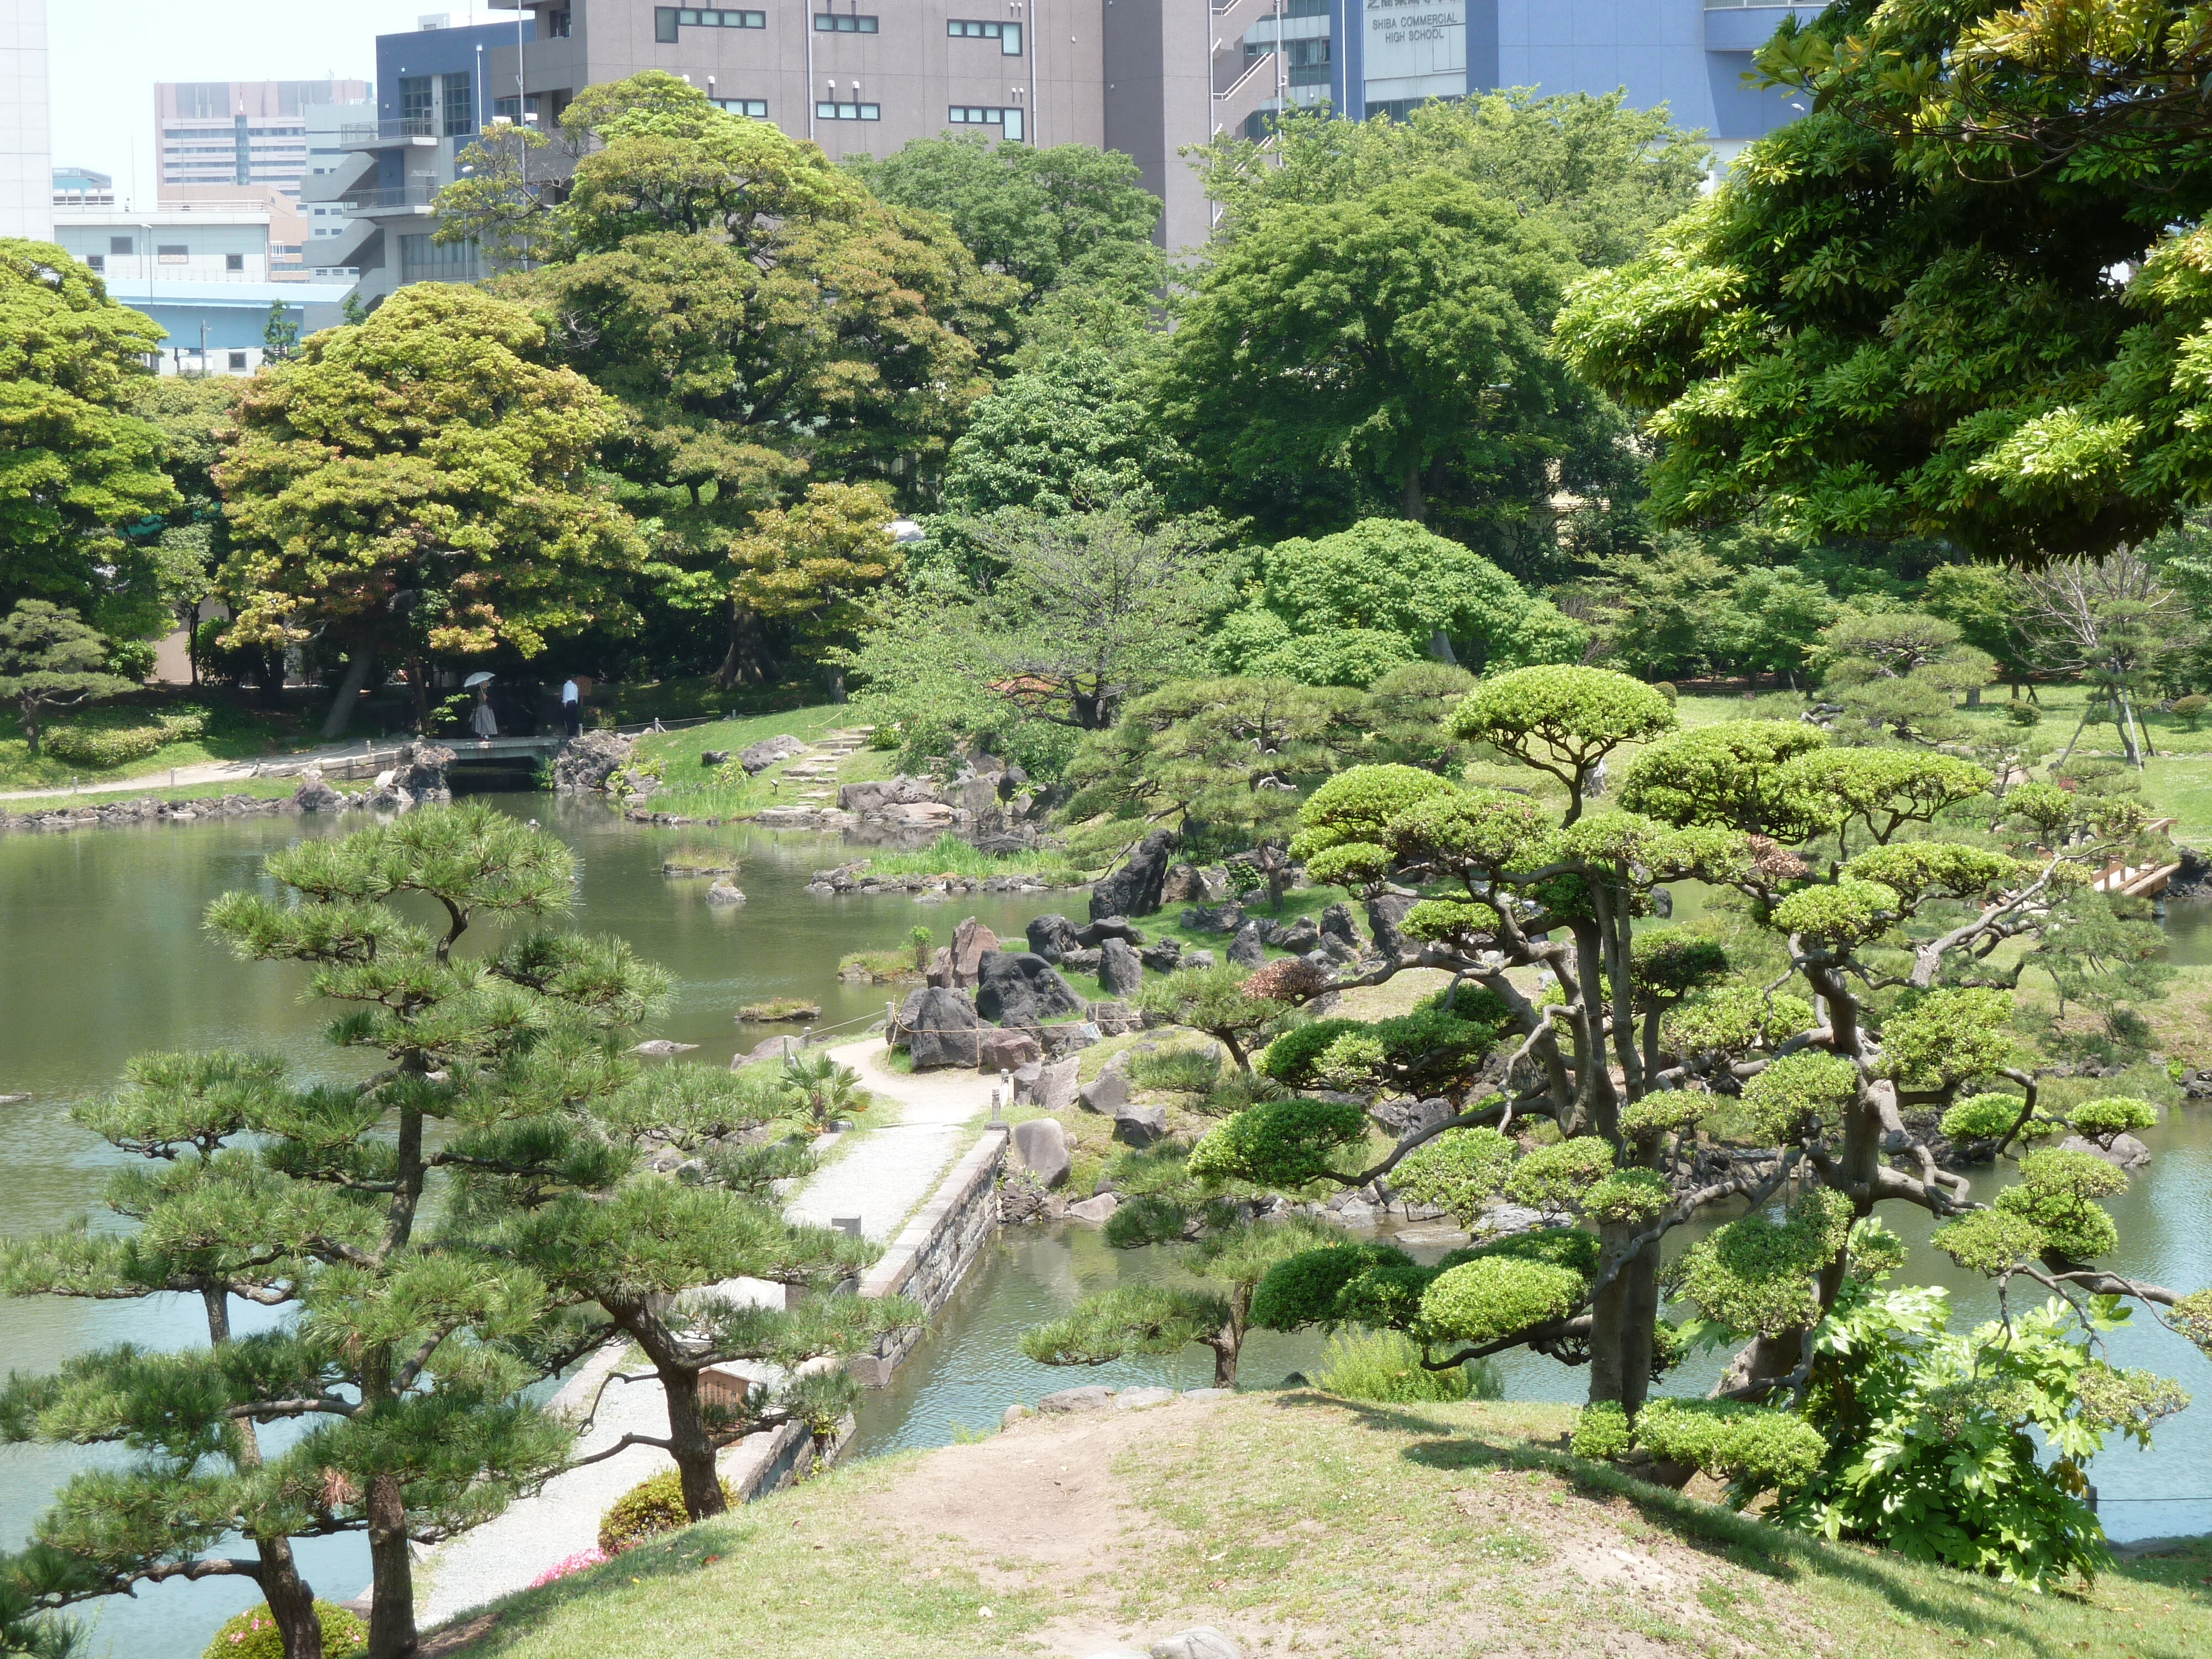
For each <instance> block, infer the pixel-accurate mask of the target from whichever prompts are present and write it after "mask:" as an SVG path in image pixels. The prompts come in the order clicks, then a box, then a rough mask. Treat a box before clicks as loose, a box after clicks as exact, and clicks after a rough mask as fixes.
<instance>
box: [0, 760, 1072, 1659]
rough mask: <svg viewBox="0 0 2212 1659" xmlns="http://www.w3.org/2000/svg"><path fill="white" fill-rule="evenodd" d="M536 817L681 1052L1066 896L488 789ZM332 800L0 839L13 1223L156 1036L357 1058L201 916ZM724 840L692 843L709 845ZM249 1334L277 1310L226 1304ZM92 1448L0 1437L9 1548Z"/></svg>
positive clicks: (723, 1055)
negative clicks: (820, 882)
mask: <svg viewBox="0 0 2212 1659" xmlns="http://www.w3.org/2000/svg"><path fill="white" fill-rule="evenodd" d="M476 799H483V800H489V802H491V803H492V804H493V805H496V806H498V807H500V808H501V810H503V811H510V812H513V814H515V815H516V816H517V817H523V818H535V819H538V821H540V822H541V823H544V824H545V825H546V827H547V828H549V829H552V830H553V831H554V832H555V833H556V834H557V835H559V836H562V839H563V840H565V841H567V842H568V843H569V844H570V845H571V846H572V847H573V848H575V850H576V851H577V853H578V854H579V855H580V858H581V860H582V866H583V875H582V884H581V890H580V898H581V902H580V907H579V908H578V909H577V911H576V913H575V915H574V922H575V925H576V926H578V927H581V928H584V929H586V931H590V932H605V933H615V934H618V935H620V936H621V937H623V939H628V940H629V941H630V943H631V944H632V945H635V947H636V949H637V950H638V951H640V953H641V954H642V955H643V956H645V957H647V958H649V959H650V960H653V961H654V962H657V963H660V964H661V965H662V966H663V967H665V968H666V969H668V970H669V971H670V972H671V975H673V976H674V978H675V981H676V982H675V987H674V992H673V994H672V996H671V1006H670V1008H669V1011H668V1014H667V1017H666V1018H665V1019H664V1020H662V1021H661V1022H660V1023H659V1025H658V1026H657V1027H656V1028H655V1030H654V1031H653V1035H655V1036H667V1037H672V1038H674V1039H676V1040H677V1041H678V1042H694V1043H697V1044H698V1045H699V1051H698V1053H697V1054H695V1055H692V1056H690V1058H692V1059H695V1060H702V1061H706V1062H708V1063H710V1064H716V1065H726V1064H727V1063H728V1061H729V1060H730V1057H731V1056H732V1054H734V1053H735V1052H737V1051H738V1049H739V1048H750V1047H751V1046H752V1045H753V1044H755V1043H757V1042H759V1041H761V1039H762V1038H763V1037H765V1036H772V1035H774V1034H775V1031H777V1030H791V1029H794V1028H791V1027H775V1028H764V1027H743V1028H741V1027H739V1026H738V1025H737V1024H735V1023H734V1021H733V1018H732V1014H733V1012H734V1010H735V1009H736V1008H738V1006H740V1005H742V1004H744V1003H749V1002H754V1001H758V1000H763V999H765V998H769V997H776V996H798V997H804V998H805V999H807V1000H811V1001H815V1002H818V1003H820V1004H821V1005H822V1010H823V1015H822V1019H823V1024H825V1025H828V1024H839V1023H844V1022H851V1023H852V1024H851V1030H853V1031H854V1033H855V1034H857V1033H858V1032H859V1031H860V1030H863V1029H864V1028H865V1026H866V1023H867V1022H868V1021H869V1020H871V1019H873V1018H879V1017H880V1016H881V1015H882V1013H883V1009H884V1000H885V998H886V996H887V995H888V994H890V992H889V991H888V989H887V987H872V986H867V985H843V984H840V983H839V982H838V981H837V980H836V965H837V962H838V959H839V958H840V957H843V956H845V955H846V954H848V952H850V951H859V950H867V949H888V948H890V947H893V946H896V945H901V944H902V943H903V942H904V939H905V937H906V933H907V930H908V928H909V927H914V926H915V925H916V924H917V923H919V924H920V925H921V926H924V927H929V928H931V929H933V931H934V932H935V933H937V935H938V937H939V939H940V940H943V939H946V938H949V936H950V932H951V927H952V924H953V923H954V922H956V921H958V920H959V919H960V918H961V917H962V916H965V915H976V916H979V917H981V919H982V921H984V922H985V923H986V924H987V926H989V927H993V928H994V929H996V930H998V931H1000V932H1002V933H1012V934H1013V935H1016V936H1018V935H1019V934H1020V933H1021V931H1022V929H1023V928H1024V927H1025V926H1026V925H1027V923H1028V921H1029V919H1030V917H1031V916H1033V915H1039V914H1041V913H1042V912H1044V911H1047V910H1051V909H1054V908H1062V907H1064V906H1065V905H1066V902H1068V901H1067V899H1066V896H1058V895H1051V894H1030V895H1005V894H982V893H978V894H974V895H970V896H967V897H966V898H964V899H963V900H961V901H959V902H957V903H939V904H921V903H917V902H915V901H913V900H909V899H905V898H894V897H884V898H873V899H862V898H859V897H857V896H845V897H833V896H824V895H822V894H816V893H809V892H806V891H805V890H804V889H805V884H806V883H807V881H808V879H809V878H810V877H811V874H812V872H814V871H815V870H817V869H821V868H823V867H825V866H829V865H831V864H835V863H838V862H840V861H842V860H843V859H844V858H846V857H848V856H850V854H849V853H848V851H847V850H846V849H844V848H842V847H841V845H840V844H839V843H838V842H836V841H834V840H831V839H828V838H825V837H822V836H805V835H791V834H777V833H774V832H767V831H759V830H753V829H747V828H744V827H742V826H731V827H726V828H723V829H697V828H686V829H642V828H641V827H639V826H636V825H632V824H625V823H622V822H621V821H620V820H618V819H617V817H615V816H614V814H612V813H611V812H610V811H608V810H607V809H606V807H605V806H604V805H600V804H599V803H596V802H588V801H575V800H563V799H556V798H555V797H553V796H550V795H541V794H517V795H507V796H499V795H492V796H479V797H477V798H476ZM362 822H363V820H362V819H361V818H360V817H356V816H352V815H347V816H343V817H334V818H313V817H310V818H304V819H303V818H299V817H276V818H249V819H243V820H222V819H217V820H211V821H209V822H206V823H196V824H190V825H183V824H179V825H167V826H165V825H149V826H147V827H145V828H143V829H100V830H76V831H71V832H68V833H62V834H46V835H32V834H9V835H5V836H0V962H4V963H6V964H7V965H6V968H5V969H4V974H0V1094H29V1095H31V1096H32V1098H31V1100H30V1101H28V1102H27V1103H22V1104H19V1105H15V1106H5V1107H0V1171H4V1174H0V1235H11V1236H20V1235H22V1234H25V1233H32V1232H37V1231H43V1230H45V1229H47V1228H50V1227H54V1226H58V1225H61V1224H62V1223H64V1221H66V1220H67V1219H69V1218H70V1217H71V1216H73V1215H76V1214H78V1213H81V1212H83V1211H84V1210H86V1209H87V1208H88V1206H92V1205H94V1204H95V1203H96V1202H97V1201H98V1198H99V1194H100V1188H101V1185H102V1183H103V1182H104V1180H105V1179H106V1172H107V1170H109V1169H111V1168H112V1167H113V1166H114V1164H116V1163H117V1162H118V1161H120V1157H119V1155H118V1154H115V1153H112V1152H109V1151H108V1149H106V1147H105V1146H102V1145H101V1144H100V1143H99V1142H97V1141H94V1139H92V1137H91V1136H89V1135H88V1134H87V1133H84V1132H83V1131H82V1130H81V1129H79V1128H78V1127H76V1125H75V1124H73V1123H72V1122H70V1118H69V1109H70V1105H71V1104H72V1103H75V1102H76V1101H77V1100H80V1099H82V1098H83V1097H86V1096H88V1095H92V1094H96V1093H98V1092H100V1091H103V1090H106V1089H108V1088H111V1087H112V1086H113V1085H114V1084H115V1082H116V1080H117V1078H118V1074H119V1073H120V1070H121V1068H122V1066H123V1064H124V1062H125V1060H127V1059H129V1058H130V1056H131V1055H132V1054H139V1053H143V1052H146V1051H149V1050H157V1049H181V1048H216V1047H223V1046H229V1047H236V1048H254V1049H257V1050H259V1051H261V1052H264V1053H273V1054H279V1055H282V1056H283V1058H285V1059H286V1060H290V1061H291V1062H293V1063H294V1064H295V1066H297V1067H298V1068H299V1069H300V1070H301V1072H302V1073H305V1074H307V1075H322V1076H334V1075H347V1074H349V1073H353V1072H354V1071H355V1070H356V1060H355V1058H354V1057H353V1056H349V1055H344V1054H339V1053H338V1052H337V1051H336V1050H334V1049H332V1048H329V1047H328V1046H327V1045H326V1044H325V1042H324V1041H323V1035H322V1033H323V1027H324V1024H325V1020H326V1018H327V1015H326V1012H325V1011H323V1010H319V1009H318V1008H316V1007H313V1006H310V1005H308V1004H307V1002H305V1001H303V1000H301V984H302V981H303V975H301V973H300V972H299V971H297V970H295V969H288V968H284V967H281V966H276V965H271V964H268V963H239V962H237V961H234V959H233V958H232V957H231V956H230V954H229V952H228V950H227V949H226V948H225V947H224V946H222V945H221V944H219V943H218V942H217V941H216V940H215V939H212V938H210V936H209V935H208V934H207V933H205V931H204V929H203V928H202V927H201V917H202V915H203V913H204V911H205V909H206V907H207V904H208V902H209V901H210V899H213V898H214V897H216V896H217V895H218V894H220V893H222V892H224V891H226V890H230V889H233V888H237V887H246V886H252V885H256V884H259V883H260V881H261V879H262V878H261V873H260V870H261V861H262V860H263V859H264V857H265V856H267V854H270V853H271V852H275V851H277V850H279V849H281V848H283V847H285V846H286V845H288V844H289V843H290V842H293V841H294V840H295V839H296V838H298V837H300V836H302V835H308V836H321V835H337V834H343V833H345V832H347V831H349V830H350V829H356V828H358V827H359V826H360V825H361V823H362ZM696 854H709V855H712V856H710V857H708V858H704V859H701V858H697V857H696ZM676 858H690V859H691V860H692V861H695V862H735V863H738V865H739V866H741V873H740V874H738V876H737V877H736V878H735V879H736V880H737V882H738V884H739V886H740V887H742V888H743V889H744V892H745V894H746V898H747V902H745V903H744V904H743V905H737V906H731V907H727V908H722V907H712V906H709V905H708V903H707V902H706V890H707V886H708V883H707V881H706V880H705V879H703V878H683V879H674V878H667V877H664V876H663V875H662V874H661V873H660V868H661V865H662V863H663V861H664V860H669V859H676ZM233 1313H234V1319H235V1320H236V1322H237V1323H238V1325H239V1328H240V1329H241V1330H247V1329H252V1328H254V1326H255V1324H256V1322H257V1321H259V1322H265V1321H266V1319H267V1317H268V1316H267V1315H266V1314H265V1313H263V1312H262V1311H261V1310H254V1309H251V1308H247V1307H246V1306H244V1305H243V1304H234V1308H233ZM0 1321H4V1328H6V1330H7V1332H8V1339H7V1340H6V1342H5V1344H4V1345H0V1369H16V1370H29V1371H34V1372H36V1371H46V1370H52V1369H53V1368H54V1366H55V1365H57V1364H58V1363H59V1362H60V1361H61V1360H62V1359H63V1358H65V1357H66V1356H68V1355H69V1354H71V1353H74V1352H80V1351H82V1350H83V1349H86V1348H89V1347H95V1346H102V1345H104V1344H107V1343H112V1342H118V1341H122V1340H130V1341H133V1342H137V1343H142V1344H146V1345H149V1346H178V1345H182V1344H187V1343H193V1342H200V1341H204V1340H205V1338H206V1326H205V1324H204V1317H203V1316H202V1314H201V1311H200V1309H199V1306H198V1304H197V1300H196V1299H194V1300H191V1301H187V1300H185V1298H181V1297H155V1298H152V1299H150V1300H149V1301H146V1302H139V1303H84V1302H68V1301H64V1300H61V1299H59V1298H54V1297H33V1298H28V1299H24V1300H12V1301H11V1300H7V1299H4V1298H0ZM90 1461H91V1459H90V1458H88V1456H87V1455H84V1454H81V1453H77V1452H74V1451H65V1450H56V1449H44V1448H38V1447H13V1448H7V1449H0V1549H14V1548H16V1547H20V1546H21V1543H22V1542H23V1541H24V1539H25V1538H26V1536H27V1532H28V1529H29V1528H30V1525H31V1523H32V1522H33V1521H34V1520H35V1519H36V1517H37V1516H38V1514H39V1513H40V1510H42V1509H43V1508H44V1507H45V1505H46V1502H47V1500H48V1498H50V1496H51V1494H52V1492H53V1491H54V1489H55V1488H56V1487H57V1486H59V1485H60V1484H61V1482H62V1481H63V1480H65V1479H66V1478H67V1477H68V1475H69V1474H70V1473H72V1472H73V1471H75V1470H76V1469H78V1468H83V1467H86V1465H87V1464H88V1462H90ZM301 1560H302V1565H303V1566H304V1567H305V1569H306V1571H307V1575H308V1577H309V1579H310V1582H312V1583H314V1584H315V1585H316V1586H317V1587H318V1589H320V1590H322V1591H323V1592H325V1594H328V1595H332V1596H333V1597H334V1598H344V1597H348V1596H351V1595H355V1594H356V1593H357V1592H358V1591H359V1590H360V1589H362V1587H363V1586H364V1585H365V1584H366V1583H368V1550H367V1547H366V1546H365V1545H363V1544H362V1543H361V1542H360V1541H358V1540H356V1539H352V1538H346V1539H338V1540H326V1541H321V1542H319V1543H312V1544H308V1545H306V1546H304V1547H303V1548H302V1552H301ZM256 1599H258V1598H257V1597H256V1596H255V1595H253V1594H252V1590H251V1587H250V1586H248V1585H246V1584H245V1583H243V1581H224V1580H220V1579H217V1580H210V1581H204V1582H203V1583H198V1584H189V1585H188V1584H168V1585H163V1586H161V1587H158V1588H156V1589H149V1590H148V1591H147V1592H146V1593H145V1594H144V1595H141V1596H140V1597H138V1598H137V1599H136V1600H130V1599H125V1598H115V1599H113V1600H111V1601H108V1602H106V1603H103V1604H100V1606H99V1607H98V1610H97V1612H96V1614H95V1615H94V1616H96V1618H97V1621H98V1626H97V1634H96V1637H95V1640H94V1651H95V1652H98V1651H100V1650H103V1649H106V1648H107V1647H108V1646H110V1645H111V1644H112V1648H113V1650H114V1651H115V1652H116V1653H118V1654H128V1655H132V1656H139V1659H197V1656H198V1654H199V1652H200V1650H201V1649H202V1647H203V1646H204V1644H206V1642H207V1639H208V1638H209V1636H210V1634H212V1632H214V1630H215V1627H216V1626H217V1625H218V1624H220V1623H221V1622H222V1620H223V1619H224V1618H226V1617H228V1615H229V1614H230V1613H233V1612H235V1611H236V1610H238V1609H239V1608H240V1607H246V1606H248V1605H250V1604H251V1603H252V1601H254V1600H256Z"/></svg>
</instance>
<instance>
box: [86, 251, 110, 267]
mask: <svg viewBox="0 0 2212 1659" xmlns="http://www.w3.org/2000/svg"><path fill="white" fill-rule="evenodd" d="M84 262H85V264H88V265H89V266H91V267H92V269H93V270H101V271H104V270H106V269H107V256H106V254H105V253H88V254H86V255H85V256H84Z"/></svg>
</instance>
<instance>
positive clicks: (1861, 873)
mask: <svg viewBox="0 0 2212 1659" xmlns="http://www.w3.org/2000/svg"><path fill="white" fill-rule="evenodd" d="M1844 869H1845V872H1846V873H1847V874H1848V875H1849V876H1850V878H1851V879H1853V880H1855V881H1872V882H1879V883H1881V884H1882V885H1883V886H1885V887H1887V888H1888V889H1890V890H1892V891H1893V892H1894V893H1896V894H1897V895H1898V896H1899V897H1900V898H1902V899H1904V900H1905V901H1906V902H1917V901H1919V900H1922V899H1924V898H1929V897H1932V896H1942V897H1946V898H1958V899H1971V900H1979V899H1982V898H1984V897H1989V896H1995V895H1996V893H1997V892H1999V891H2000V890H2002V889H2004V888H2007V887H2009V886H2011V885H2013V884H2015V883H2019V882H2021V881H2022V880H2023V879H2025V878H2026V877H2025V876H2024V872H2022V870H2021V865H2020V862H2019V860H2015V859H2010V858H2007V857H2006V856H2005V855H2004V854H2002V853H1992V852H1989V851H1987V850H1985V849H1984V848H1978V847H1966V846H1962V845H1960V843H1959V842H1954V841H1907V842H1892V843H1891V844H1890V845H1888V846H1887V847H1871V848H1868V849H1867V850H1866V851H1865V852H1863V853H1860V854H1857V855H1856V856H1855V857H1853V858H1852V860H1851V861H1850V864H1848V865H1846V866H1844Z"/></svg>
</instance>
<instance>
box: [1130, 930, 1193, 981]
mask: <svg viewBox="0 0 2212 1659" xmlns="http://www.w3.org/2000/svg"><path fill="white" fill-rule="evenodd" d="M1137 960H1138V961H1139V962H1141V963H1144V964H1145V966H1146V967H1147V968H1153V969H1158V970H1159V971H1160V972H1161V973H1163V974H1171V973H1173V972H1174V971H1175V970H1176V969H1178V968H1180V967H1182V940H1181V939H1177V938H1176V937H1175V936H1174V935H1173V934H1172V933H1170V935H1169V936H1168V937H1167V938H1165V939H1160V940H1158V941H1156V942H1155V943H1153V944H1151V945H1146V947H1145V948H1144V949H1143V950H1141V951H1138V952H1137Z"/></svg>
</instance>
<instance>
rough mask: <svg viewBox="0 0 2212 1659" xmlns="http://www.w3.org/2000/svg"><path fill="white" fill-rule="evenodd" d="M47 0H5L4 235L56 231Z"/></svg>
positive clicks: (0, 43)
mask: <svg viewBox="0 0 2212 1659" xmlns="http://www.w3.org/2000/svg"><path fill="white" fill-rule="evenodd" d="M53 200H54V174H53V137H52V130H51V127H50V125H49V117H48V109H47V94H46V0H0V236H27V237H30V238H32V239H33V240H38V241H42V242H43V241H46V240H50V239H51V238H52V235H53V234H54V231H53Z"/></svg>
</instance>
